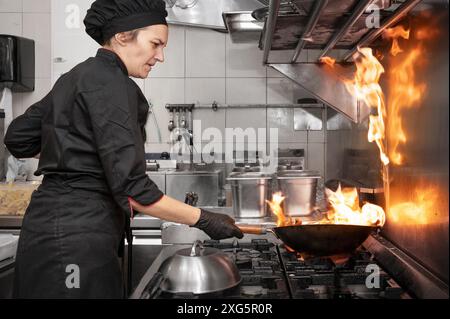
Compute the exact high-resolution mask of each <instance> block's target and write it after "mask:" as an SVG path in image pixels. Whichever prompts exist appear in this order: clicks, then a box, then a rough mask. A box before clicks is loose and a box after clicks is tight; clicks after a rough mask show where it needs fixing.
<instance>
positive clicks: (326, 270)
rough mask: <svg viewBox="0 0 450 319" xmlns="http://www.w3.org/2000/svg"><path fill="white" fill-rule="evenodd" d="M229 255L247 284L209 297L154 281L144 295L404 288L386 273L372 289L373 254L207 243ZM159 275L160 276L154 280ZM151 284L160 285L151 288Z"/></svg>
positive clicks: (390, 292)
mask: <svg viewBox="0 0 450 319" xmlns="http://www.w3.org/2000/svg"><path fill="white" fill-rule="evenodd" d="M204 246H205V247H214V248H217V249H220V250H222V251H224V252H226V253H227V254H228V255H229V256H230V257H231V258H232V260H233V261H234V262H235V263H236V266H237V267H238V269H239V273H240V275H241V278H242V281H241V283H240V284H239V285H238V286H236V287H234V288H231V289H228V290H224V291H221V292H216V293H213V294H206V295H195V294H189V293H187V294H186V293H184V294H169V293H165V292H162V291H161V289H159V288H158V287H157V286H156V287H155V285H158V284H157V283H158V282H159V281H158V280H150V282H149V283H148V285H147V287H146V290H145V291H144V294H146V296H147V297H148V298H177V299H178V298H184V299H200V298H202V299H203V298H232V299H234V298H265V299H271V298H273V299H288V298H294V299H348V298H360V299H371V298H400V297H403V296H405V295H406V294H405V292H404V291H403V289H402V288H401V287H400V286H398V285H397V283H395V281H394V280H393V279H391V278H390V277H389V275H388V274H387V273H385V272H384V271H383V270H382V269H380V272H379V282H380V285H379V287H375V288H369V287H367V285H366V280H367V278H368V275H369V273H368V272H367V269H368V266H369V265H376V261H375V260H373V257H372V255H371V254H370V253H369V252H367V251H358V252H356V253H354V254H353V255H351V256H345V258H343V259H340V258H335V257H333V258H330V257H315V258H314V257H311V256H309V257H308V258H305V257H304V256H303V257H302V258H299V255H298V254H296V253H295V252H289V251H287V250H286V248H285V247H283V246H275V245H274V244H273V243H270V242H269V241H268V240H267V239H257V240H252V241H251V242H244V243H242V242H238V241H235V242H232V243H221V242H218V241H214V240H208V241H205V242H204ZM156 275H157V274H155V275H154V277H155V276H156ZM151 282H153V283H155V284H151Z"/></svg>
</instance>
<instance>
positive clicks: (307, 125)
mask: <svg viewBox="0 0 450 319" xmlns="http://www.w3.org/2000/svg"><path fill="white" fill-rule="evenodd" d="M322 129H323V119H322V108H314V107H308V105H305V106H304V107H303V108H301V109H300V108H298V109H294V130H295V131H321V130H322Z"/></svg>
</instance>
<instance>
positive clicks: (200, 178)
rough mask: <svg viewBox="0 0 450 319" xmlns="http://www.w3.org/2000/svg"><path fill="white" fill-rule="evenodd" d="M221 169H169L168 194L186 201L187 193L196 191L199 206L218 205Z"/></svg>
mask: <svg viewBox="0 0 450 319" xmlns="http://www.w3.org/2000/svg"><path fill="white" fill-rule="evenodd" d="M220 174H221V171H220V170H213V171H168V172H166V195H168V196H170V197H173V198H175V199H178V200H180V201H183V202H184V201H185V199H186V194H187V193H195V194H196V195H197V198H198V202H197V205H198V206H217V205H218V202H219V195H220V185H219V180H220Z"/></svg>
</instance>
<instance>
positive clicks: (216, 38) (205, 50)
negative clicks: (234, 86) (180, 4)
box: [186, 28, 225, 78]
mask: <svg viewBox="0 0 450 319" xmlns="http://www.w3.org/2000/svg"><path fill="white" fill-rule="evenodd" d="M186 77H222V78H223V77H225V34H223V33H219V32H215V31H210V30H205V29H200V28H186Z"/></svg>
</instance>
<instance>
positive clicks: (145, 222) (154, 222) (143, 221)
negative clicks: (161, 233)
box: [130, 214, 163, 229]
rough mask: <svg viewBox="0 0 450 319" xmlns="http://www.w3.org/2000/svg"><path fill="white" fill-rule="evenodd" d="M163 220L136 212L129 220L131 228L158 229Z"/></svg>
mask: <svg viewBox="0 0 450 319" xmlns="http://www.w3.org/2000/svg"><path fill="white" fill-rule="evenodd" d="M162 223H163V221H162V220H161V219H159V218H156V217H152V216H148V215H144V214H137V215H136V216H134V218H133V219H131V221H130V226H131V228H153V229H160V228H161V225H162Z"/></svg>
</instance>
